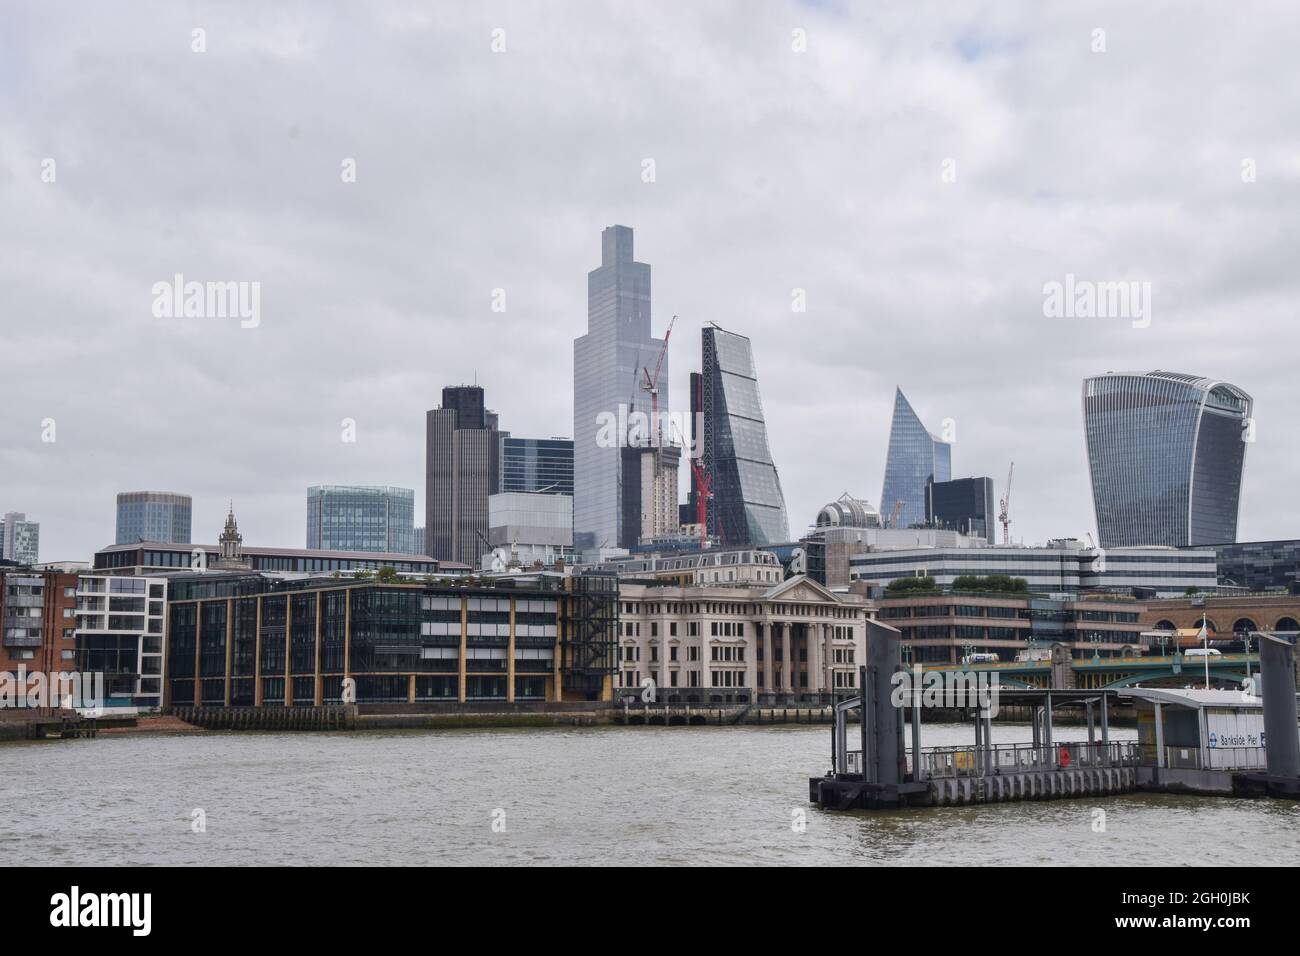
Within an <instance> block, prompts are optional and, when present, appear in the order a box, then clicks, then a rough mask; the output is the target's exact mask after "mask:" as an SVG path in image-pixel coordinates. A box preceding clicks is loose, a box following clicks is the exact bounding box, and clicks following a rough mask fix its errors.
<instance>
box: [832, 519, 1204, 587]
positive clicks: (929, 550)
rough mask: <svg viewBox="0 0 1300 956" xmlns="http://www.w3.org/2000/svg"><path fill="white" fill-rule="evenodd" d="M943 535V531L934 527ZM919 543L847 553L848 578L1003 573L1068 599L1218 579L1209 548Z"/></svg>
mask: <svg viewBox="0 0 1300 956" xmlns="http://www.w3.org/2000/svg"><path fill="white" fill-rule="evenodd" d="M936 533H942V532H936ZM966 541H967V543H968V544H970V543H974V544H975V545H977V546H974V547H944V546H935V547H920V548H905V549H897V550H888V551H875V550H873V551H870V552H868V553H866V554H859V555H855V556H854V557H852V558H850V559H849V577H850V579H851V580H852V581H855V582H863V583H869V584H872V585H876V586H878V587H885V586H888V584H889V583H890V582H891V581H896V580H898V579H900V578H923V577H929V578H933V579H934V582H935V584H936V586H938V587H940V588H949V587H951V586H952V585H953V582H954V581H955V580H956V579H958V578H962V577H976V578H987V577H988V576H989V575H1007V576H1008V577H1012V578H1023V579H1024V580H1025V582H1026V583H1027V587H1028V590H1030V591H1033V592H1037V593H1042V594H1048V595H1053V596H1064V597H1069V596H1072V595H1076V594H1079V593H1080V592H1082V591H1092V590H1109V591H1121V592H1123V591H1130V592H1131V591H1132V589H1134V588H1144V589H1150V590H1151V591H1152V592H1154V595H1155V596H1165V595H1168V596H1173V595H1181V594H1185V593H1186V592H1187V589H1188V588H1199V589H1201V590H1211V589H1213V588H1214V587H1215V585H1216V583H1217V581H1218V573H1217V571H1216V568H1215V560H1214V552H1213V551H1212V550H1202V551H1179V550H1177V549H1175V548H1106V549H1099V548H1092V547H1088V546H1087V545H1085V544H1084V543H1083V542H1082V541H1078V540H1075V539H1071V538H1064V539H1059V540H1056V541H1051V542H1049V543H1048V546H1047V547H1042V548H1029V547H1023V546H998V547H987V546H982V545H983V542H982V541H980V540H978V539H966Z"/></svg>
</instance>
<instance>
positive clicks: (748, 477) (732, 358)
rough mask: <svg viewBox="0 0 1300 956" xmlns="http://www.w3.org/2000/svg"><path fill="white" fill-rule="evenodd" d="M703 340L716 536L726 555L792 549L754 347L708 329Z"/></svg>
mask: <svg viewBox="0 0 1300 956" xmlns="http://www.w3.org/2000/svg"><path fill="white" fill-rule="evenodd" d="M703 337H704V347H703V363H702V366H701V372H700V379H699V383H700V390H701V393H702V394H701V405H702V406H703V407H702V409H701V411H702V413H703V415H702V417H703V419H704V437H703V443H702V445H703V447H702V456H703V459H704V466H705V468H706V469H707V470H708V472H709V474H710V475H711V477H712V486H711V488H710V491H711V494H712V497H711V500H710V502H709V517H708V524H709V527H708V530H709V533H710V534H712V535H717V536H718V537H719V538H720V539H721V542H722V544H723V545H724V546H725V547H737V546H745V545H757V546H762V545H768V544H780V543H782V542H786V541H789V540H790V524H789V521H788V520H787V518H786V512H785V496H784V495H783V494H782V493H781V479H780V477H779V476H778V475H777V473H776V465H775V463H773V461H772V452H771V450H770V449H769V448H768V445H767V424H766V422H765V421H764V420H763V401H762V399H761V398H760V397H759V394H758V373H757V372H756V371H755V369H754V353H753V350H752V349H751V348H750V344H749V339H748V338H746V337H745V336H743V335H737V334H736V333H734V332H727V331H725V330H724V329H720V328H718V327H717V326H706V327H705V328H704V330H703Z"/></svg>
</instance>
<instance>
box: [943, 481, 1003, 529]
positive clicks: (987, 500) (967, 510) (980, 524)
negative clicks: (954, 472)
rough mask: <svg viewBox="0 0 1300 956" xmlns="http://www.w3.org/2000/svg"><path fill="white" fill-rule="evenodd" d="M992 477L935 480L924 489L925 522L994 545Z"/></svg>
mask: <svg viewBox="0 0 1300 956" xmlns="http://www.w3.org/2000/svg"><path fill="white" fill-rule="evenodd" d="M996 516H997V512H996V511H994V510H993V479H992V478H954V479H953V480H952V481H934V482H931V483H929V484H928V485H927V486H926V489H925V520H926V523H927V524H929V525H931V526H933V527H936V528H949V529H951V530H953V531H960V532H961V533H962V534H965V535H970V536H971V537H974V538H983V539H984V540H985V541H987V542H988V543H989V544H994V543H995V541H994V538H995V537H996V533H995V531H994V524H993V522H994V521H995V520H996Z"/></svg>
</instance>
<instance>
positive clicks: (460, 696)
mask: <svg viewBox="0 0 1300 956" xmlns="http://www.w3.org/2000/svg"><path fill="white" fill-rule="evenodd" d="M468 633H469V598H467V597H465V595H463V594H462V595H461V598H460V670H459V671H458V677H457V680H456V700H458V701H459V702H460V703H462V704H463V703H465V658H466V657H467V656H468V646H467V639H466V635H467V634H468Z"/></svg>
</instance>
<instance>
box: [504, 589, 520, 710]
mask: <svg viewBox="0 0 1300 956" xmlns="http://www.w3.org/2000/svg"><path fill="white" fill-rule="evenodd" d="M517 600H518V598H517V597H516V596H515V595H513V594H512V595H511V596H510V638H509V640H508V641H507V642H506V703H507V704H513V703H514V702H515V610H516V608H515V601H517Z"/></svg>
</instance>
